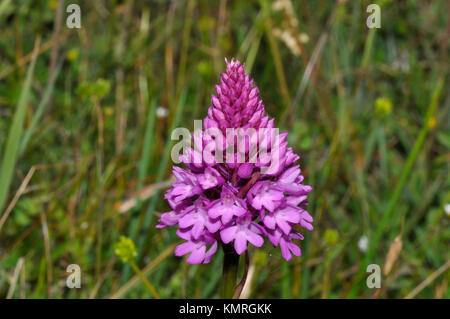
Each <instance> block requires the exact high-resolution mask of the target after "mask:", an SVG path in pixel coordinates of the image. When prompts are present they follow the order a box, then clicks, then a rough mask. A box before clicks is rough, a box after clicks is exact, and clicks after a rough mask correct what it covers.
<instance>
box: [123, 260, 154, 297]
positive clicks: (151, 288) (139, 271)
mask: <svg viewBox="0 0 450 319" xmlns="http://www.w3.org/2000/svg"><path fill="white" fill-rule="evenodd" d="M130 266H131V268H133V270H134V272H135V273H136V275H138V277H139V278H140V279H141V280H142V281H143V282H144V284H145V286H146V287H147V288H148V290H149V291H150V293H151V294H152V295H153V298H155V299H161V297H160V296H159V295H158V293H157V292H156V290H155V288H154V287H153V286H152V284H151V283H150V282H149V281H148V280H147V278H145V276H144V274H143V273H142V271H141V270H140V269H139V268H138V266H136V264H135V263H134V261H132V260H131V261H130Z"/></svg>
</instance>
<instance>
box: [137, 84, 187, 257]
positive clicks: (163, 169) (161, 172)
mask: <svg viewBox="0 0 450 319" xmlns="http://www.w3.org/2000/svg"><path fill="white" fill-rule="evenodd" d="M185 104H186V91H183V93H182V94H181V96H180V100H179V103H178V107H177V112H176V115H175V118H174V121H173V123H172V127H171V129H170V131H169V133H171V132H172V131H173V130H174V129H175V128H176V127H178V125H179V123H180V120H181V116H182V114H183V110H184V106H185ZM171 146H172V141H169V143H168V145H167V147H166V150H165V152H164V155H163V158H162V160H161V162H160V165H159V168H158V175H157V178H156V182H157V183H159V182H161V181H162V180H163V178H164V175H165V173H166V170H167V165H168V162H169V156H170V153H171V150H172V147H171ZM160 193H161V191H160V190H158V191H157V192H156V193H155V195H154V196H153V197H152V199H151V202H150V204H149V206H148V209H147V212H146V215H145V217H144V222H143V224H142V232H143V233H142V235H141V237H140V238H139V241H138V253H140V252H142V248H143V246H144V242H145V240H146V239H147V236H148V231H147V230H148V228H149V227H150V223H151V220H152V217H153V212H154V211H155V208H156V205H157V204H158V201H159V194H160ZM140 255H141V254H140Z"/></svg>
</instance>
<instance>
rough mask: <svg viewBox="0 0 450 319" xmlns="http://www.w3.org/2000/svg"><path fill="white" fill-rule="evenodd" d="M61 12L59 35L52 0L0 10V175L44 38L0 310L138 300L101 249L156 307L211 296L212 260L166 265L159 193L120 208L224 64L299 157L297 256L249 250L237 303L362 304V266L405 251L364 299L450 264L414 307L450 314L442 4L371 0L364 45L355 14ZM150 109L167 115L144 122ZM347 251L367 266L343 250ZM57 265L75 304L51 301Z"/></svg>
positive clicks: (304, 5)
mask: <svg viewBox="0 0 450 319" xmlns="http://www.w3.org/2000/svg"><path fill="white" fill-rule="evenodd" d="M73 2H75V3H78V4H79V5H80V7H81V12H82V17H81V24H82V27H81V28H80V29H69V28H67V27H66V25H65V19H66V17H67V14H66V13H65V5H67V4H68V2H67V1H61V3H63V4H64V5H63V7H59V6H60V4H59V3H60V2H58V1H54V0H43V1H32V0H21V1H8V0H0V27H1V30H2V36H1V37H0V159H2V158H3V156H4V153H5V147H6V143H7V140H8V138H9V136H8V134H9V131H10V127H11V125H12V119H13V117H14V115H15V114H16V111H17V109H18V107H17V105H18V100H19V97H20V95H21V93H22V92H23V88H24V82H25V77H26V73H27V70H28V68H29V66H30V63H31V61H32V58H31V55H32V54H31V53H32V51H33V47H34V44H35V40H36V39H37V38H38V37H39V36H40V37H41V43H40V47H39V55H38V56H37V59H36V66H35V70H34V74H33V77H32V81H31V90H30V92H29V94H28V95H27V101H26V104H25V106H26V107H25V108H24V109H25V114H24V121H23V122H24V123H23V129H24V132H25V134H26V132H27V130H28V129H29V128H30V127H31V126H32V123H33V118H38V119H39V120H38V122H37V124H36V127H35V129H34V128H33V131H32V134H31V137H30V138H29V140H28V141H27V143H25V144H24V145H25V146H24V149H23V150H22V152H19V155H18V161H17V163H16V165H15V166H14V167H13V168H12V169H9V171H8V174H12V176H13V179H12V183H11V187H10V188H9V192H8V194H7V195H8V196H7V200H6V205H5V207H4V208H3V210H2V211H0V219H1V218H3V222H4V224H3V226H0V296H7V295H8V292H9V290H10V289H12V288H11V287H14V291H12V292H11V293H12V296H13V297H25V298H46V297H48V298H87V297H101V298H107V297H119V298H127V297H135V298H150V297H151V296H152V294H151V293H150V292H149V291H148V290H147V289H146V287H145V283H144V282H143V281H142V280H140V281H135V282H134V283H133V284H132V285H130V286H127V283H130V279H131V278H132V276H133V273H132V272H131V271H130V269H129V266H127V264H124V263H122V262H121V261H120V258H117V256H116V248H117V246H115V245H114V244H115V243H116V242H122V243H125V242H124V239H120V238H121V236H128V237H130V239H129V240H130V241H131V242H132V243H133V242H135V243H136V245H137V248H136V249H137V250H136V254H137V258H135V262H136V264H137V266H138V267H139V269H141V270H142V273H143V274H144V275H145V276H146V278H147V279H148V281H149V282H150V283H151V286H152V287H154V288H155V290H156V291H157V292H158V294H159V295H160V296H161V297H163V298H183V297H195V298H215V297H218V292H219V282H220V275H221V272H220V271H218V270H220V269H221V262H222V252H221V251H219V252H218V253H217V255H216V257H215V258H214V259H213V260H212V262H211V264H208V265H188V264H186V263H184V261H183V259H181V258H177V257H175V256H173V248H174V246H173V243H174V242H176V240H177V237H176V236H175V233H174V230H173V229H162V230H158V231H156V230H155V229H154V225H155V221H156V219H157V217H158V215H159V214H160V213H161V212H164V211H167V210H168V206H167V203H166V202H165V201H164V200H163V197H162V193H163V191H164V190H163V189H159V190H158V191H159V192H157V195H155V196H156V197H153V199H152V198H150V199H149V198H138V199H137V200H136V202H135V204H134V205H133V206H132V207H131V208H129V209H127V210H126V211H125V212H122V213H120V212H119V209H118V208H119V207H120V206H121V204H122V203H123V202H124V201H125V200H127V199H130V198H132V199H133V198H135V199H136V198H137V197H138V196H137V194H138V193H139V190H141V189H142V188H146V187H152V185H153V184H154V183H155V182H156V181H163V180H167V179H169V178H170V175H171V172H170V166H171V162H170V157H169V158H168V159H167V154H168V153H167V150H168V147H169V146H170V142H171V141H170V130H171V128H172V127H173V126H174V125H175V124H176V123H178V121H180V124H179V125H180V126H184V127H187V128H189V129H191V130H192V129H193V121H194V119H201V118H203V117H204V116H205V115H206V111H207V108H208V106H209V105H210V103H211V102H210V96H211V94H212V93H214V85H215V84H216V83H217V82H218V80H219V74H220V72H222V71H223V70H224V65H225V63H224V58H225V57H227V58H232V57H236V58H239V59H240V60H241V61H242V62H245V65H246V69H247V71H248V72H251V75H252V77H253V78H254V79H255V83H256V84H257V85H258V87H259V89H260V92H261V97H262V98H263V100H264V103H265V106H266V109H267V112H268V113H269V114H270V115H271V116H273V117H275V119H276V121H277V122H276V123H277V125H278V126H279V127H280V129H281V130H284V131H288V132H289V136H288V140H289V143H290V145H291V146H293V148H294V149H295V150H296V152H298V153H299V154H300V155H301V166H302V172H303V174H304V175H305V181H306V183H307V184H309V185H312V187H313V192H312V193H311V196H310V198H309V202H310V205H309V207H308V211H309V212H310V213H311V214H312V216H313V217H314V219H315V221H314V227H315V229H314V231H313V232H312V233H308V234H305V235H306V236H305V240H304V241H303V242H302V244H301V248H302V256H301V257H299V258H294V259H293V260H291V261H290V262H286V261H284V260H283V259H282V258H281V253H280V251H279V250H278V248H276V249H275V248H273V247H272V246H271V245H269V244H268V243H266V244H265V245H264V247H263V248H262V249H253V248H252V249H250V268H251V274H252V275H251V277H250V278H249V283H250V285H249V289H248V291H247V292H245V293H246V296H247V297H253V298H269V297H274V298H278V297H283V298H318V297H322V298H345V297H348V296H352V297H372V296H374V294H375V291H374V290H371V289H369V288H367V287H366V286H365V284H364V283H365V277H364V276H362V277H361V276H359V275H358V274H361V273H362V274H363V275H364V273H365V268H364V266H365V263H366V261H369V262H370V263H377V264H379V265H380V266H381V267H383V265H384V262H385V258H386V254H387V251H388V248H389V247H390V245H391V243H392V241H393V240H394V238H395V237H396V236H397V235H399V234H401V236H402V241H403V248H402V251H401V252H400V254H399V257H398V259H397V261H396V262H395V264H394V267H393V269H392V271H391V272H390V274H389V275H388V276H386V277H383V279H382V288H381V289H380V291H378V292H376V295H375V296H376V297H381V298H402V297H405V296H408V294H410V293H411V292H412V291H413V290H414V288H416V287H417V286H418V285H419V284H420V283H421V282H423V281H424V280H426V279H427V278H429V277H430V276H431V275H432V274H433V273H434V272H436V271H437V270H438V269H445V267H447V268H446V269H447V270H446V271H444V272H443V273H441V274H440V275H439V276H438V277H437V278H436V279H434V280H433V281H431V282H429V283H428V284H427V285H426V286H425V287H424V288H423V289H422V290H420V291H419V292H417V293H414V296H413V297H422V298H450V288H449V281H450V272H449V271H448V266H449V260H450V253H449V249H448V247H449V245H448V243H449V242H450V227H449V222H450V219H449V218H448V217H447V216H446V214H445V212H444V205H445V204H448V203H450V178H449V171H450V169H449V168H450V167H449V166H450V164H449V163H450V116H449V113H450V112H449V111H450V98H449V94H448V87H449V86H448V71H449V61H448V57H449V43H448V41H449V39H450V35H449V31H448V30H450V28H449V25H450V19H449V16H448V12H449V6H448V1H445V0H437V1H426V0H408V1H383V2H379V4H380V5H381V19H382V22H381V28H380V29H372V30H369V29H368V28H367V26H366V19H367V12H366V7H367V5H368V4H370V3H371V1H365V0H364V1H307V0H302V1H286V0H284V1H280V0H278V1H269V0H265V1H257V0H252V1H234V0H228V1H226V0H220V1H203V0H197V1H192V0H189V1H188V0H179V1H178V0H177V1H175V0H174V1H164V0H159V1H156V0H154V1H133V0H124V1H118V0H114V1H105V0H97V1H73ZM263 8H265V10H263ZM58 12H60V14H62V17H61V20H60V21H61V25H60V26H59V27H57V26H56V25H57V21H58V18H57V16H58ZM321 39H322V40H321ZM320 43H322V45H321V44H320ZM298 52H300V54H299V53H298ZM308 63H311V65H312V66H313V68H312V72H311V73H310V75H309V76H308V75H306V76H305V70H306V69H307V66H308ZM59 65H60V70H59V73H58V66H59ZM55 72H56V73H55ZM52 74H53V75H54V74H56V82H55V85H54V89H53V92H52V93H51V94H50V95H49V101H48V102H47V101H46V100H44V97H45V92H51V90H49V91H47V89H46V88H47V87H49V88H52V85H48V83H50V79H51V76H52ZM302 83H304V84H303V85H304V88H303V89H301V87H302ZM439 83H440V84H441V85H442V89H441V90H440V91H439V90H436V88H437V87H439ZM296 96H299V97H300V98H299V99H298V100H297V101H296ZM41 101H44V102H46V103H44V104H45V107H44V106H43V107H42V108H41V107H38V106H39V105H40V102H41ZM158 106H162V107H164V108H167V109H168V110H169V114H168V116H167V117H159V118H158V117H156V116H157V112H156V108H157V107H158ZM38 110H42V114H41V115H39V116H38V117H36V114H37V111H38ZM430 110H431V111H430ZM430 112H431V113H432V114H430ZM424 128H425V129H424ZM418 142H420V143H418ZM149 144H150V145H149ZM415 145H416V147H415ZM166 159H167V161H166ZM408 163H410V164H408ZM408 165H412V166H408ZM32 167H34V168H35V172H34V173H33V175H32V177H31V179H30V181H29V182H28V184H27V185H25V186H26V187H25V189H23V190H22V191H20V192H19V193H18V190H19V187H20V186H21V184H22V182H23V181H24V178H25V176H26V175H27V173H28V172H29V171H30V169H31V168H32ZM408 167H410V169H408ZM4 174H5V172H0V179H1V178H2V176H5V175H4ZM401 176H404V177H403V178H401ZM396 192H398V194H399V197H398V198H396V197H395V194H396ZM16 194H17V195H19V196H18V200H17V201H15V200H14V198H15V195H16ZM11 203H12V204H13V205H12V206H11V208H12V209H11V210H10V211H9V212H8V214H6V212H7V210H6V209H7V207H8V206H9V205H10V204H11ZM386 212H387V213H388V214H389V215H388V216H387V213H386ZM5 216H6V217H5ZM386 216H387V217H386ZM383 217H384V218H387V222H386V224H384V223H383V222H382V221H383ZM1 223H2V221H1V220H0V225H1ZM146 223H148V225H149V227H147V226H148V225H146ZM380 225H381V226H380ZM377 234H378V235H377ZM362 236H367V238H368V242H369V245H371V248H372V251H371V252H370V255H368V254H369V252H365V251H362V250H360V249H359V248H358V240H359V239H360V238H361V237H362ZM133 246H134V245H133ZM127 247H128V248H130V247H131V246H130V245H129V243H128V244H127ZM121 251H122V249H120V248H119V252H121ZM126 251H127V252H129V251H132V252H133V253H132V256H134V255H135V254H134V250H129V249H128V250H126ZM121 256H122V255H121ZM123 256H125V255H123ZM123 256H122V257H123ZM126 256H128V257H126V258H127V259H128V258H131V257H130V256H129V254H126ZM367 256H369V257H367ZM22 257H23V258H24V267H22V269H18V271H19V274H20V275H19V276H18V277H17V278H14V276H13V274H14V271H15V270H16V267H17V265H18V261H19V259H20V258H22ZM119 257H120V256H119ZM73 263H76V264H78V265H80V267H81V269H82V288H81V289H73V290H71V289H68V288H66V287H65V285H64V282H65V280H66V276H67V273H66V272H65V269H66V267H67V265H69V264H73ZM446 265H447V266H446ZM442 267H444V268H442ZM124 287H125V288H126V289H125V288H124ZM121 288H124V289H121Z"/></svg>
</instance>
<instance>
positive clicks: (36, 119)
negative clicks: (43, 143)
mask: <svg viewBox="0 0 450 319" xmlns="http://www.w3.org/2000/svg"><path fill="white" fill-rule="evenodd" d="M61 65H62V63H60V64H59V66H58V67H57V68H56V70H55V72H53V74H52V75H51V77H50V80H49V81H48V83H47V87H46V88H45V91H44V95H43V96H42V100H41V102H40V103H39V105H38V107H37V109H36V113H34V116H33V119H32V120H31V124H30V127H28V129H27V130H26V131H25V134H24V135H23V139H22V142H21V143H20V147H19V154H22V153H23V152H24V151H25V149H26V148H27V145H28V142H29V141H30V138H31V136H32V135H33V133H34V131H35V130H36V127H37V125H38V123H39V120H40V119H41V116H42V114H43V113H44V110H45V108H46V107H47V105H48V102H49V100H50V97H51V96H52V95H53V89H54V88H55V82H56V78H57V77H58V74H59V71H60V70H61Z"/></svg>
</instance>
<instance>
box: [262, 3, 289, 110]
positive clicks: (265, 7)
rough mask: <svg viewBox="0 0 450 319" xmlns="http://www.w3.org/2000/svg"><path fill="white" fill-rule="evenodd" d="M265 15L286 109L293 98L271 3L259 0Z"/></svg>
mask: <svg viewBox="0 0 450 319" xmlns="http://www.w3.org/2000/svg"><path fill="white" fill-rule="evenodd" d="M259 3H260V5H261V7H262V10H263V16H264V24H265V27H266V35H267V39H268V40H269V46H270V51H271V52H272V56H273V62H274V64H275V71H276V73H277V78H278V83H279V86H280V91H281V95H282V96H283V100H284V105H285V109H287V107H288V105H289V104H291V98H290V96H289V88H288V85H287V82H286V76H285V73H284V69H283V63H282V62H281V55H280V50H279V49H278V45H277V41H276V40H275V37H274V35H273V33H272V31H273V26H272V19H271V17H270V5H269V3H267V1H266V0H260V1H259Z"/></svg>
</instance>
